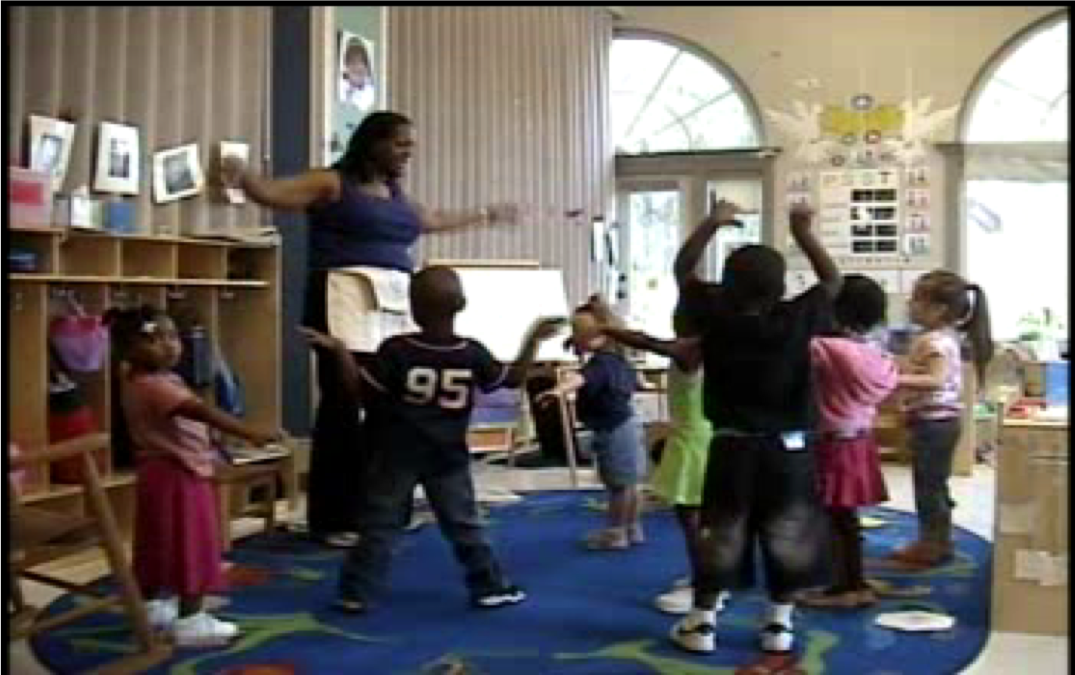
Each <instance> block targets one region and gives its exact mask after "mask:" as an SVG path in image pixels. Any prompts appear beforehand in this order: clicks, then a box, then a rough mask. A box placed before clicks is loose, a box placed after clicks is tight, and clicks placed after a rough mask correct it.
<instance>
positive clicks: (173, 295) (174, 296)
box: [168, 286, 187, 300]
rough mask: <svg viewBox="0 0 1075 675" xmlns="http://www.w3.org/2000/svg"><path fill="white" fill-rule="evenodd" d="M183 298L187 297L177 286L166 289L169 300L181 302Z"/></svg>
mask: <svg viewBox="0 0 1075 675" xmlns="http://www.w3.org/2000/svg"><path fill="white" fill-rule="evenodd" d="M185 297H187V292H186V291H184V290H183V289H181V288H179V287H177V286H172V287H171V288H169V289H168V299H169V300H182V299H183V298H185Z"/></svg>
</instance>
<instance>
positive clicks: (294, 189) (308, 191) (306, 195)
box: [220, 157, 340, 211]
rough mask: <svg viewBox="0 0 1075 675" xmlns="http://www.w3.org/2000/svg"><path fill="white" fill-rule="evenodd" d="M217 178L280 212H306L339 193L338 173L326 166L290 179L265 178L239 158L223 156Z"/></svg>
mask: <svg viewBox="0 0 1075 675" xmlns="http://www.w3.org/2000/svg"><path fill="white" fill-rule="evenodd" d="M220 178H221V181H222V182H223V183H224V185H225V187H230V188H241V189H242V190H243V192H245V193H246V194H247V196H249V197H250V199H251V200H253V201H254V203H256V204H260V205H261V206H267V207H269V208H273V209H279V210H281V211H305V210H306V209H307V208H309V207H310V206H312V205H313V204H315V203H317V202H322V201H335V200H336V199H338V198H339V195H340V176H339V174H338V173H336V172H335V171H331V170H328V169H313V170H310V171H306V172H305V173H301V174H299V175H297V176H294V177H291V178H278V179H274V178H265V177H263V176H257V175H254V174H253V173H251V172H250V171H249V169H248V168H247V166H246V163H245V162H243V161H242V160H241V159H238V158H236V157H225V158H224V160H223V161H222V162H221V169H220Z"/></svg>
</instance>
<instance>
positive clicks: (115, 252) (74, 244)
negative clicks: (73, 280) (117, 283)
mask: <svg viewBox="0 0 1075 675" xmlns="http://www.w3.org/2000/svg"><path fill="white" fill-rule="evenodd" d="M58 271H59V272H60V273H61V274H64V275H67V276H74V277H86V276H90V277H110V278H111V277H117V276H119V273H120V245H119V241H117V240H116V239H115V237H110V236H108V235H101V234H79V233H74V232H72V233H71V234H70V235H69V236H68V237H67V238H66V239H64V240H63V242H62V243H61V244H60V264H59V268H58Z"/></svg>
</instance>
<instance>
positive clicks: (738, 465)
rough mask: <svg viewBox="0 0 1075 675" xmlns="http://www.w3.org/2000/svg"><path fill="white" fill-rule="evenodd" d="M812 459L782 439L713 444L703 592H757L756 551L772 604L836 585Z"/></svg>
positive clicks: (698, 584) (699, 583) (705, 500)
mask: <svg viewBox="0 0 1075 675" xmlns="http://www.w3.org/2000/svg"><path fill="white" fill-rule="evenodd" d="M811 455H812V453H811V452H810V451H809V450H807V449H802V450H790V449H788V448H786V447H785V446H784V443H783V441H782V440H781V438H780V436H779V435H771V436H753V437H726V436H718V437H716V438H714V439H713V441H712V444H711V446H710V450H709V462H708V464H707V466H706V476H705V487H704V488H703V494H702V513H701V534H700V537H701V540H700V549H699V560H698V569H696V570H695V582H694V583H695V589H696V592H698V593H701V594H715V593H716V591H717V590H719V589H735V588H750V587H751V586H753V585H754V547H755V544H757V545H758V546H759V548H760V549H761V553H762V563H763V566H764V569H765V576H766V586H767V589H768V591H769V594H770V595H771V596H774V597H778V596H779V597H785V596H788V595H790V594H791V593H792V592H794V591H797V590H800V589H802V588H808V587H810V586H815V585H820V584H822V583H826V582H827V581H828V579H829V572H830V570H829V569H828V568H827V567H826V565H827V563H828V562H829V561H828V559H827V556H826V555H825V553H826V551H825V549H826V548H827V544H828V538H827V531H826V527H825V518H824V514H823V512H822V510H821V505H820V502H819V501H818V498H817V494H816V485H815V478H814V465H813V458H812V456H811Z"/></svg>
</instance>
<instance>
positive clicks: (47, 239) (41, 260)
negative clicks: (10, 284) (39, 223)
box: [7, 230, 59, 274]
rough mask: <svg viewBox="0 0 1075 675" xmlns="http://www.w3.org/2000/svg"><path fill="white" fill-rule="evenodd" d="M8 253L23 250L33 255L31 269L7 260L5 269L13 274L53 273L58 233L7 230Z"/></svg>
mask: <svg viewBox="0 0 1075 675" xmlns="http://www.w3.org/2000/svg"><path fill="white" fill-rule="evenodd" d="M7 236H8V255H9V256H10V255H11V253H12V252H25V253H29V254H30V255H32V256H33V258H32V260H33V269H32V270H31V269H25V268H23V267H21V265H20V266H15V265H13V264H12V262H11V261H10V260H9V261H8V264H7V270H8V272H9V273H14V274H54V273H55V272H56V262H57V257H58V254H57V253H58V250H59V234H57V233H55V232H44V231H34V230H27V231H19V230H8V232H7Z"/></svg>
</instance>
